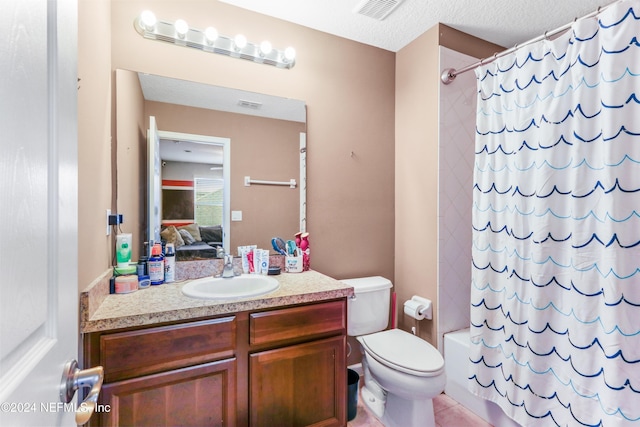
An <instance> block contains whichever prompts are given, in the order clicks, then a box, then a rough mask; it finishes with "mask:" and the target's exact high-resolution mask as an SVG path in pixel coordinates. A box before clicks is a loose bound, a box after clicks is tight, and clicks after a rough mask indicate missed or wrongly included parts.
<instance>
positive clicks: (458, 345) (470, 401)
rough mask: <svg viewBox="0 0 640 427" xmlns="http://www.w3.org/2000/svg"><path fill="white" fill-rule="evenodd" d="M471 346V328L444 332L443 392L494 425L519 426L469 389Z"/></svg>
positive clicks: (492, 404)
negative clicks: (444, 374) (445, 377)
mask: <svg viewBox="0 0 640 427" xmlns="http://www.w3.org/2000/svg"><path fill="white" fill-rule="evenodd" d="M469 345H470V341H469V329H468V328H467V329H460V330H459V331H455V332H450V333H448V334H444V366H445V371H446V373H447V384H446V385H445V388H444V393H445V394H446V395H447V396H449V397H451V398H452V399H454V400H456V401H457V402H459V403H461V404H462V405H463V406H464V407H465V408H467V409H469V410H470V411H472V412H473V413H475V414H476V415H478V416H479V417H480V418H482V419H483V420H485V421H486V422H488V423H489V424H491V425H494V426H497V427H498V426H499V427H518V425H519V424H518V423H516V422H515V421H513V420H512V419H511V418H509V417H507V416H506V415H505V413H504V412H502V409H501V408H500V407H499V406H498V405H496V404H495V403H493V402H490V401H488V400H484V399H481V398H479V397H477V396H475V395H474V394H472V393H471V392H470V391H469V390H467V383H468V382H469V379H468V377H469V374H468V370H469V369H468V368H469V363H470V362H469Z"/></svg>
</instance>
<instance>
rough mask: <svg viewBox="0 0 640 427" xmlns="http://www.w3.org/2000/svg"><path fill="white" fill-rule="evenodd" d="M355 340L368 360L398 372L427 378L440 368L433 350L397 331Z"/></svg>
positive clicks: (413, 337) (410, 335)
mask: <svg viewBox="0 0 640 427" xmlns="http://www.w3.org/2000/svg"><path fill="white" fill-rule="evenodd" d="M359 338H360V340H359V341H360V342H361V343H362V344H363V345H364V346H365V347H366V349H367V350H368V353H369V354H370V355H371V356H372V357H374V358H376V359H378V361H379V362H380V363H384V364H386V365H389V366H391V367H393V368H395V369H396V370H398V371H401V372H405V373H408V374H413V375H418V376H430V375H434V374H437V373H439V371H441V370H442V369H443V368H444V359H443V358H442V355H441V354H440V352H439V351H438V350H436V349H435V347H433V346H432V345H431V344H429V343H428V342H426V341H425V340H423V339H420V338H418V337H417V336H415V335H412V334H410V333H408V332H405V331H403V330H401V329H390V330H388V331H383V332H377V333H375V334H371V335H364V336H361V337H359Z"/></svg>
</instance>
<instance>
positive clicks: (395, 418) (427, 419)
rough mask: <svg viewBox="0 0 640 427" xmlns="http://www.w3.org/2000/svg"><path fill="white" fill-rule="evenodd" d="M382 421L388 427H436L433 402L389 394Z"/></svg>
mask: <svg viewBox="0 0 640 427" xmlns="http://www.w3.org/2000/svg"><path fill="white" fill-rule="evenodd" d="M380 421H382V423H383V424H384V425H385V426H386V427H435V425H436V420H435V417H434V415H433V400H432V399H426V400H407V399H403V398H401V397H398V396H396V395H393V394H391V393H388V394H387V404H386V406H385V411H384V415H383V416H382V418H380Z"/></svg>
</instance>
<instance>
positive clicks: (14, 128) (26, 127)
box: [0, 0, 78, 426]
mask: <svg viewBox="0 0 640 427" xmlns="http://www.w3.org/2000/svg"><path fill="white" fill-rule="evenodd" d="M76 32H77V2H76V1H75V0H3V1H2V13H0V40H1V41H0V75H1V76H2V78H1V79H0V117H1V118H2V119H0V135H2V136H1V141H2V143H1V145H2V155H0V207H1V208H0V236H2V239H0V281H1V282H2V283H1V285H0V405H1V406H0V425H3V426H5V425H6V426H9V425H11V426H20V425H32V426H34V425H38V426H45V425H46V426H57V425H74V424H75V423H74V412H73V410H72V409H73V408H72V407H70V406H64V405H63V404H62V403H61V402H60V398H59V394H60V390H59V388H60V381H61V377H62V372H63V367H64V365H65V362H67V361H68V360H69V359H76V358H77V356H78V321H77V318H78V285H77V273H76V272H77V267H78V266H77V250H78V243H77V223H78V221H77V116H76V102H77V101H76V99H77V70H76V61H77V34H76Z"/></svg>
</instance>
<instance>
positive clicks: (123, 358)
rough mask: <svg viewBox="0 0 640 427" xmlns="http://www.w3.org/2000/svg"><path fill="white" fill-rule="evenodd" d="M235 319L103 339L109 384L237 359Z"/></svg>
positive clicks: (101, 344) (223, 319)
mask: <svg viewBox="0 0 640 427" xmlns="http://www.w3.org/2000/svg"><path fill="white" fill-rule="evenodd" d="M235 342H236V319H235V316H230V317H224V318H220V319H213V320H205V321H200V322H191V323H185V324H179V325H170V326H161V327H157V328H148V329H141V330H137V331H129V332H118V333H114V334H106V335H102V336H101V337H100V364H101V365H102V366H103V367H104V371H105V382H111V381H118V380H121V379H125V378H132V377H135V376H140V375H146V374H150V373H154V372H161V371H164V370H168V369H176V368H180V367H184V366H189V365H193V364H197V363H203V362H209V361H212V360H219V359H223V358H228V357H231V356H233V355H234V348H235Z"/></svg>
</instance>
